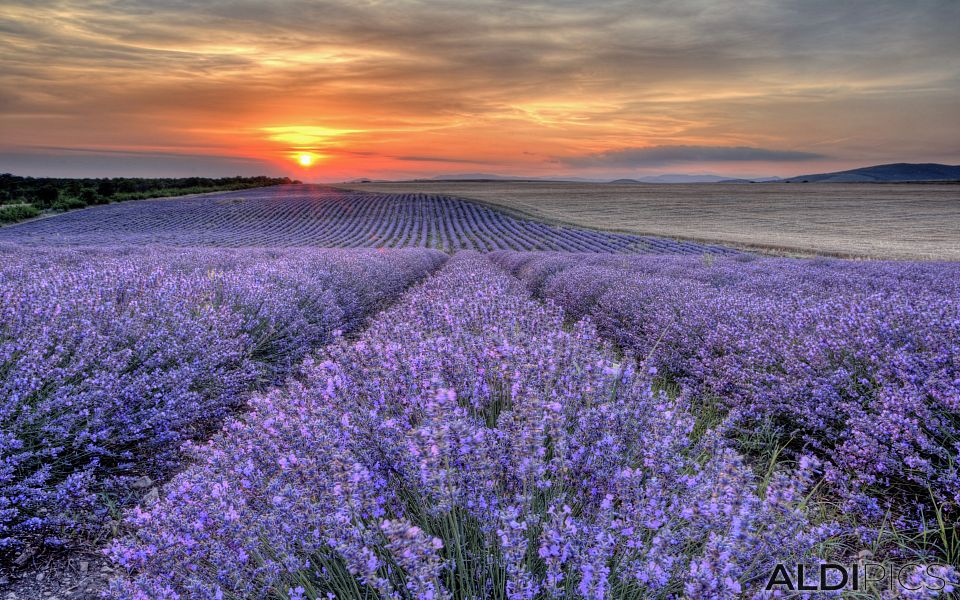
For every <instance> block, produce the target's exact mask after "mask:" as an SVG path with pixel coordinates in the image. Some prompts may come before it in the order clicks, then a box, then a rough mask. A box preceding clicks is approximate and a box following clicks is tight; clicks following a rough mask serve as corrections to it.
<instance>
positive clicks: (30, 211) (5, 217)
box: [0, 204, 40, 223]
mask: <svg viewBox="0 0 960 600" xmlns="http://www.w3.org/2000/svg"><path fill="white" fill-rule="evenodd" d="M39 215H40V209H39V208H37V207H36V206H34V205H32V204H8V205H6V206H0V223H16V222H17V221H23V220H25V219H32V218H34V217H37V216H39Z"/></svg>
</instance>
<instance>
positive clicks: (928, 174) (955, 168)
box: [782, 163, 960, 183]
mask: <svg viewBox="0 0 960 600" xmlns="http://www.w3.org/2000/svg"><path fill="white" fill-rule="evenodd" d="M782 181H783V182H785V183H804V182H809V183H894V182H905V181H960V165H941V164H937V163H892V164H889V165H874V166H872V167H863V168H860V169H851V170H849V171H837V172H835V173H815V174H812V175H798V176H797V177H788V178H786V179H783V180H782Z"/></svg>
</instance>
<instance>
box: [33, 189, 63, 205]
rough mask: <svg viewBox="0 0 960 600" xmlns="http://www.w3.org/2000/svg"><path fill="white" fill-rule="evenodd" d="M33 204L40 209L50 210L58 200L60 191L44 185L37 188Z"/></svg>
mask: <svg viewBox="0 0 960 600" xmlns="http://www.w3.org/2000/svg"><path fill="white" fill-rule="evenodd" d="M34 197H35V201H34V203H35V204H37V205H38V206H40V207H42V208H50V207H51V206H53V205H54V204H56V203H57V201H58V200H60V190H58V189H57V188H56V187H54V186H53V185H49V184H48V185H44V186H42V187H40V188H37V191H36V193H35V196H34Z"/></svg>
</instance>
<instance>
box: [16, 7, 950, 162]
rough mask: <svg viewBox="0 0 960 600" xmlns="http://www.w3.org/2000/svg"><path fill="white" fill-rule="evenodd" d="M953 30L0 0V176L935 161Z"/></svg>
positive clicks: (840, 10) (605, 13) (434, 10)
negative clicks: (6, 174)
mask: <svg viewBox="0 0 960 600" xmlns="http://www.w3.org/2000/svg"><path fill="white" fill-rule="evenodd" d="M958 31H960V1H957V0H942V1H935V0H927V1H924V0H916V1H905V0H863V1H860V0H852V1H843V2H838V1H837V0H829V1H820V0H810V1H799V0H797V1H785V0H783V1H779V0H663V1H647V2H600V1H591V2H584V1H567V0H564V1H558V2H540V3H533V2H514V1H510V0H503V1H498V0H494V1H490V0H472V1H464V2H456V1H424V2H402V1H398V2H377V1H368V2H363V1H350V0H338V1H329V2H315V1H313V2H310V1H300V2H297V1H289V2H288V1H270V2H268V1H265V0H243V1H240V0H236V1H232V0H217V1H213V2H203V1H196V2H194V1H192V0H175V1H163V2H161V1H155V2H147V1H143V0H141V1H128V0H124V1H120V0H117V1H111V0H101V1H89V2H84V1H78V2H71V1H63V2H47V1H43V0H39V1H30V2H27V1H17V0H0V172H12V173H15V174H21V175H61V176H121V175H130V176H174V175H210V176H222V175H235V174H247V175H252V174H271V175H289V176H291V177H296V178H300V179H304V180H312V181H340V180H345V179H351V178H357V177H371V178H409V177H421V176H423V177H429V176H434V175H438V174H443V173H498V174H504V175H530V176H578V177H624V176H637V175H644V174H657V173H707V172H709V173H719V174H724V175H737V176H764V175H782V176H788V175H796V174H801V173H815V172H822V171H828V170H840V169H846V168H853V167H858V166H865V165H869V164H876V163H884V162H945V163H950V164H956V163H960V35H958V33H957V32H958ZM301 155H305V156H301ZM301 163H305V164H301Z"/></svg>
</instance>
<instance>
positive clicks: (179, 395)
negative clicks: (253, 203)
mask: <svg viewBox="0 0 960 600" xmlns="http://www.w3.org/2000/svg"><path fill="white" fill-rule="evenodd" d="M445 258H446V257H445V255H443V254H441V253H439V252H435V251H430V250H397V251H390V252H378V251H372V250H299V251H297V252H284V251H264V250H245V251H228V250H171V249H141V250H131V249H96V250H94V249H83V250H73V251H68V250H50V249H46V250H31V251H30V252H25V251H24V250H23V249H22V248H18V247H2V246H0V398H2V399H3V401H2V403H0V558H4V557H5V558H8V559H9V558H12V557H14V556H16V555H17V554H19V553H22V552H24V551H27V550H30V549H31V548H35V547H37V546H38V545H43V544H46V545H57V544H63V543H66V542H67V541H69V540H71V539H76V538H77V537H78V536H92V535H96V534H97V533H98V531H99V530H100V528H101V527H102V525H103V523H104V522H105V521H107V520H108V519H109V518H111V517H112V516H115V515H116V514H118V513H117V511H120V510H121V509H122V508H123V507H124V506H127V505H129V504H131V503H133V502H135V501H136V500H137V499H138V498H139V497H141V496H143V494H144V493H145V492H146V491H147V490H146V488H149V487H150V486H151V485H152V481H153V480H155V479H162V478H163V477H164V476H165V475H168V474H169V473H170V472H171V471H172V469H174V468H175V467H176V466H177V464H178V462H179V461H180V459H181V454H182V453H181V450H180V446H181V444H182V443H183V442H184V441H187V440H190V439H193V438H195V437H196V436H198V435H202V434H204V433H205V432H206V433H209V432H210V431H211V430H215V429H216V428H217V426H218V425H219V424H220V423H221V422H222V420H223V419H224V418H225V417H226V416H227V415H228V414H229V413H230V411H231V410H233V409H235V408H237V407H238V406H239V405H240V404H241V403H242V401H243V399H244V398H245V395H244V394H245V392H249V391H251V390H253V389H256V388H259V387H265V386H266V385H269V384H272V383H273V382H275V381H278V380H280V379H283V378H285V376H286V375H287V374H288V373H289V372H290V369H291V366H292V365H294V364H296V363H298V362H299V361H300V360H301V359H302V358H303V356H305V355H306V353H307V352H309V351H310V350H312V349H314V348H315V347H316V346H317V345H319V344H323V343H326V342H328V341H329V340H331V339H333V337H334V336H335V332H336V330H338V329H340V330H342V329H350V328H353V327H355V326H356V325H357V324H358V323H359V322H360V321H361V319H362V318H363V317H364V316H365V315H366V314H368V313H369V312H370V311H372V310H374V309H375V308H377V307H378V306H380V305H381V304H383V303H384V302H385V301H388V300H390V299H392V298H394V297H396V296H397V295H399V294H400V293H401V292H402V291H403V290H404V289H405V288H406V287H407V286H408V285H409V284H410V283H412V282H413V281H415V280H417V279H419V278H422V277H423V276H425V275H426V274H427V273H429V272H431V271H432V270H434V269H435V268H437V267H438V266H439V265H440V264H442V263H443V261H444V260H445Z"/></svg>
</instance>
